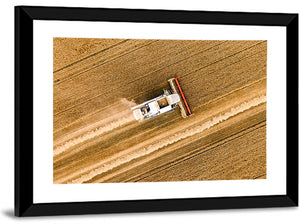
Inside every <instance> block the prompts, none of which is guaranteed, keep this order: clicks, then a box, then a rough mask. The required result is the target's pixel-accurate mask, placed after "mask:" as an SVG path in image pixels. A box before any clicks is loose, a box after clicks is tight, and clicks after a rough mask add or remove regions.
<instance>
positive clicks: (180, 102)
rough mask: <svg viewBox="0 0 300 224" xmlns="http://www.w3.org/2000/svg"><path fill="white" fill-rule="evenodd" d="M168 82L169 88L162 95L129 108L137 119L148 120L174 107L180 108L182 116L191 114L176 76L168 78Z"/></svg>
mask: <svg viewBox="0 0 300 224" xmlns="http://www.w3.org/2000/svg"><path fill="white" fill-rule="evenodd" d="M168 82H169V84H170V87H171V89H170V90H165V89H164V90H163V94H162V95H160V96H158V97H156V98H154V99H151V100H148V101H146V102H144V103H142V104H140V105H137V106H135V107H132V108H130V110H132V111H133V115H134V117H135V119H136V120H137V121H144V120H148V119H151V118H153V117H156V116H158V115H160V114H164V113H168V112H172V111H174V110H175V108H176V107H179V108H180V111H181V116H182V117H183V118H186V117H189V116H191V115H192V112H191V109H190V107H189V105H188V103H187V100H186V98H185V96H184V94H183V91H182V88H181V86H180V84H179V81H178V78H172V79H169V80H168Z"/></svg>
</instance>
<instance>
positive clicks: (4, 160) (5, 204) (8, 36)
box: [0, 0, 300, 223]
mask: <svg viewBox="0 0 300 224" xmlns="http://www.w3.org/2000/svg"><path fill="white" fill-rule="evenodd" d="M298 2H299V1H297V0H294V1H292V0H286V1H262V0H251V1H233V0H227V1H224V2H223V1H222V0H218V1H217V0H210V1H203V2H202V1H189V0H184V1H174V0H173V1H164V2H163V1H162V0H160V1H155V0H152V1H149V3H142V2H141V1H138V0H136V1H131V0H126V1H122V0H118V1H112V0H111V1H96V0H95V1H92V0H84V1H76V0H72V1H67V0H53V1H48V0H47V1H43V2H42V1H37V0H36V1H33V0H27V1H25V0H24V1H21V0H19V1H17V0H12V1H6V2H3V1H2V2H1V3H0V6H1V14H0V16H1V20H0V21H1V36H0V38H1V42H0V43H1V54H0V55H1V82H0V91H1V92H0V96H1V103H2V105H1V116H0V119H1V120H0V124H1V128H0V131H1V133H0V136H1V141H0V142H1V143H0V144H1V151H0V152H1V157H0V159H1V161H0V164H1V174H2V175H1V191H0V192H1V195H0V200H1V202H0V208H1V210H0V222H1V223H15V222H20V221H23V222H29V223H40V222H48V221H50V222H54V223H83V222H91V223H100V222H102V223H165V222H172V223H200V222H201V223H285V222H289V223H298V222H299V220H300V210H299V209H298V208H273V209H272V208H270V209H244V210H222V211H193V212H165V213H144V214H118V215H85V216H65V217H42V218H22V219H20V218H15V217H13V205H14V198H13V196H14V186H13V181H14V107H13V106H14V93H13V91H14V76H13V75H14V8H13V7H14V5H45V6H47V5H48V6H50V5H52V6H85V7H111V8H112V7H116V8H148V9H186V10H215V11H216V10H218V11H252V12H291V13H299V11H300V6H299V3H298Z"/></svg>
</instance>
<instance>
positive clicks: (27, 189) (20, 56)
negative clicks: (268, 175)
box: [15, 6, 298, 216]
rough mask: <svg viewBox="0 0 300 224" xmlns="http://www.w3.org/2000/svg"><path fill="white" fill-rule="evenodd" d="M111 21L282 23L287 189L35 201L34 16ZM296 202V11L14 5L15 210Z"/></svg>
mask: <svg viewBox="0 0 300 224" xmlns="http://www.w3.org/2000/svg"><path fill="white" fill-rule="evenodd" d="M34 20H68V21H110V22H120V21H122V22H135V23H139V22H149V23H181V24H220V25H258V26H283V27H286V50H287V58H286V63H287V71H286V74H287V77H286V78H287V86H286V87H287V105H286V114H287V117H286V124H287V127H286V128H287V129H286V130H287V133H286V139H287V144H286V153H287V161H286V162H287V163H286V164H287V167H286V171H287V173H286V189H287V192H286V194H284V195H266V196H242V197H213V198H185V199H159V200H125V201H97V202H70V203H41V204H35V203H33V116H34V114H33V29H34V27H33V21H34ZM289 206H298V14H285V13H247V12H207V11H180V10H142V9H134V10H133V9H105V8H68V7H36V6H16V7H15V215H16V216H41V215H75V214H100V213H125V212H158V211H184V210H202V209H234V208H266V207H289Z"/></svg>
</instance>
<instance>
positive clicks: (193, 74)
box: [53, 38, 267, 183]
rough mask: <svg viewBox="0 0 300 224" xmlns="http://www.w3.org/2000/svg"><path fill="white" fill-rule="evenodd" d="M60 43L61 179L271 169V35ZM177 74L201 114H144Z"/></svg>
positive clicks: (213, 175)
mask: <svg viewBox="0 0 300 224" xmlns="http://www.w3.org/2000/svg"><path fill="white" fill-rule="evenodd" d="M66 41H71V42H72V43H73V44H72V47H73V48H74V46H75V48H76V49H81V48H82V50H78V51H79V52H81V53H80V54H79V55H75V56H72V55H71V56H70V53H68V54H67V55H69V57H67V59H66V60H65V61H63V60H61V58H59V57H58V56H57V58H56V56H55V55H59V54H58V52H60V53H63V52H64V51H67V50H68V47H69V46H71V45H70V44H69V45H67V47H64V45H63V43H65V42H66ZM54 43H55V44H54V51H55V52H56V53H55V54H54V65H55V66H54V67H55V68H56V70H54V83H53V84H54V108H53V113H54V133H53V139H54V148H53V178H54V179H53V180H54V183H92V182H128V181H129V182H132V181H180V180H208V179H216V180H217V179H255V178H266V142H265V141H266V139H265V129H266V53H267V51H266V50H267V48H266V47H267V43H266V41H174V40H173V41H167V40H118V41H116V40H102V43H101V40H92V41H91V43H98V44H94V45H93V44H91V45H89V46H91V48H88V47H87V43H89V41H87V40H81V39H79V40H78V39H70V40H67V39H65V38H57V39H55V40H54ZM171 77H179V79H180V82H181V85H182V88H183V90H184V92H185V95H186V98H187V99H188V102H189V104H190V107H191V109H192V111H193V116H191V117H189V118H187V119H183V118H182V117H181V116H180V112H179V109H177V110H176V111H174V112H173V113H170V114H166V115H161V116H159V117H157V118H155V119H152V120H149V121H145V122H142V123H138V122H136V121H135V119H134V117H133V114H132V112H131V111H130V110H129V108H130V107H132V106H134V105H136V104H139V103H141V102H143V101H145V100H149V99H151V98H153V97H156V96H158V95H159V94H161V93H162V89H163V88H169V87H168V83H167V80H168V78H171ZM255 139H259V141H255ZM250 142H251V144H249V143H250ZM224 150H225V151H224ZM220 152H223V153H220ZM203 158H205V161H204V160H203ZM216 161H217V163H216ZM199 164H201V165H199ZM184 167H189V169H184Z"/></svg>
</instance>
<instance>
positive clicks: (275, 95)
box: [33, 20, 286, 203]
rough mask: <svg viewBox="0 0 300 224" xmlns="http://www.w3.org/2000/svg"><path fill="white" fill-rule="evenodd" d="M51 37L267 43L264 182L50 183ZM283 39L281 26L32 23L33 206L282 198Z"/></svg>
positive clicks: (51, 120)
mask: <svg viewBox="0 0 300 224" xmlns="http://www.w3.org/2000/svg"><path fill="white" fill-rule="evenodd" d="M53 37H85V38H86V37H92V38H95V37H99V38H141V39H145V38H149V39H193V40H194V39H195V40H196V39H204V40H215V39H218V40H267V41H268V55H267V60H268V62H267V71H268V74H267V80H268V82H267V139H268V141H267V179H263V180H231V181H230V180H227V181H179V182H153V183H117V184H116V183H102V184H67V185H65V184H53V172H52V171H53V161H52V159H51V158H52V156H53V140H52V139H53V113H52V112H53V105H52V102H53V84H52V83H53V80H52V77H53V72H52V67H53V61H52V58H53V52H52V49H53V47H52V46H53ZM285 37H286V28H285V27H263V26H229V25H226V26H224V25H223V26H221V25H199V24H188V25H187V24H153V23H143V24H142V23H109V22H74V21H72V22H70V21H41V20H38V21H35V22H34V62H33V64H34V75H33V76H34V79H33V82H34V90H33V92H34V97H33V98H34V111H33V113H34V114H35V116H34V121H33V123H34V128H33V130H34V144H33V146H34V147H33V148H34V152H33V155H34V177H33V179H34V185H33V186H34V193H33V198H34V200H33V201H34V202H35V203H45V202H76V201H105V200H134V199H161V198H193V197H223V196H252V195H280V194H281V195H282V194H285V193H286V189H285V187H286V186H285V180H286V169H285V168H286V163H285V155H286V154H285V145H286V141H285V133H286V129H285V126H286V123H285V107H284V106H283V105H285V104H286V102H285V99H286V94H285V93H286V88H285V76H284V74H285V72H286V67H285V64H286V63H285V58H286V47H285V43H286V38H285ZM41 149H42V150H41ZM274 149H275V150H274Z"/></svg>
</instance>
